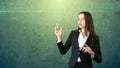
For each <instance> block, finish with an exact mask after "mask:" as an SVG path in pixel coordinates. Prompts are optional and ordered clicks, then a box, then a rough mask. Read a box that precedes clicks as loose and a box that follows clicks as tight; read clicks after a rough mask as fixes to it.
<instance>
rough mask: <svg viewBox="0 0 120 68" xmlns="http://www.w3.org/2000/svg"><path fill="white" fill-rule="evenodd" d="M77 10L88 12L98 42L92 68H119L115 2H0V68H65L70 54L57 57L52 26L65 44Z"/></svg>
mask: <svg viewBox="0 0 120 68" xmlns="http://www.w3.org/2000/svg"><path fill="white" fill-rule="evenodd" d="M80 11H89V12H91V14H92V16H93V19H94V25H95V30H96V33H97V34H98V35H99V38H100V42H101V50H102V56H103V61H102V63H100V64H98V63H96V62H95V61H93V64H94V68H120V54H119V50H120V39H119V35H120V25H119V23H120V1H119V0H0V68H67V67H68V60H69V57H70V53H71V51H70V50H69V51H68V53H67V54H66V55H64V56H62V55H60V53H59V51H58V48H57V46H56V36H55V35H54V26H55V24H56V23H58V25H60V26H61V27H62V28H63V41H64V42H65V41H66V39H67V37H68V35H69V33H70V31H71V30H73V29H77V16H78V13H79V12H80Z"/></svg>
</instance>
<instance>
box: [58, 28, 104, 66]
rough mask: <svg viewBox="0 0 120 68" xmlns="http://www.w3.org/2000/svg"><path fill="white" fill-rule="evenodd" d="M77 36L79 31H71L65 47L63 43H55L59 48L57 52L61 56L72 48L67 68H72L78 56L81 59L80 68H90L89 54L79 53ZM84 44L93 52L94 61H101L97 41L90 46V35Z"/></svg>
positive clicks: (90, 59)
mask: <svg viewBox="0 0 120 68" xmlns="http://www.w3.org/2000/svg"><path fill="white" fill-rule="evenodd" d="M73 36H74V37H73ZM78 36H79V31H78V30H73V31H71V33H70V35H69V37H68V39H67V41H66V43H65V45H63V42H62V41H61V42H59V43H57V46H58V48H59V51H60V53H61V54H62V55H64V54H65V53H66V52H67V51H68V50H69V49H70V47H71V46H72V53H71V57H70V60H69V68H72V67H73V66H74V65H75V64H76V62H77V59H78V57H79V56H80V59H81V62H80V64H81V68H92V58H91V55H90V54H89V53H83V51H79V45H78ZM86 44H87V45H88V46H89V47H90V48H91V49H92V50H93V51H94V53H95V54H94V58H93V59H94V60H95V61H96V62H98V63H100V62H101V61H102V57H101V50H100V44H99V40H94V43H93V45H94V46H91V44H92V36H91V34H90V35H89V37H88V39H87V41H86Z"/></svg>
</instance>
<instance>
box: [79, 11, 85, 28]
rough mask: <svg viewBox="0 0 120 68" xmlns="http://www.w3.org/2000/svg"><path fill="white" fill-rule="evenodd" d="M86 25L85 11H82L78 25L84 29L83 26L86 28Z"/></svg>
mask: <svg viewBox="0 0 120 68" xmlns="http://www.w3.org/2000/svg"><path fill="white" fill-rule="evenodd" d="M85 26H86V23H85V15H84V14H83V13H81V14H80V15H79V16H78V27H79V28H81V29H82V28H85Z"/></svg>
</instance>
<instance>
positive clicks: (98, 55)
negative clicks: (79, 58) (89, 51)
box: [93, 39, 102, 63]
mask: <svg viewBox="0 0 120 68" xmlns="http://www.w3.org/2000/svg"><path fill="white" fill-rule="evenodd" d="M93 51H94V53H95V54H94V58H93V59H94V60H95V61H96V62H98V63H100V62H101V61H102V54H101V47H100V43H99V39H97V40H96V41H95V42H94V46H93Z"/></svg>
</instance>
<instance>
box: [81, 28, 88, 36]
mask: <svg viewBox="0 0 120 68" xmlns="http://www.w3.org/2000/svg"><path fill="white" fill-rule="evenodd" d="M80 31H81V33H82V34H83V35H87V32H88V30H87V29H85V28H82V29H81V30H80Z"/></svg>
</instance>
